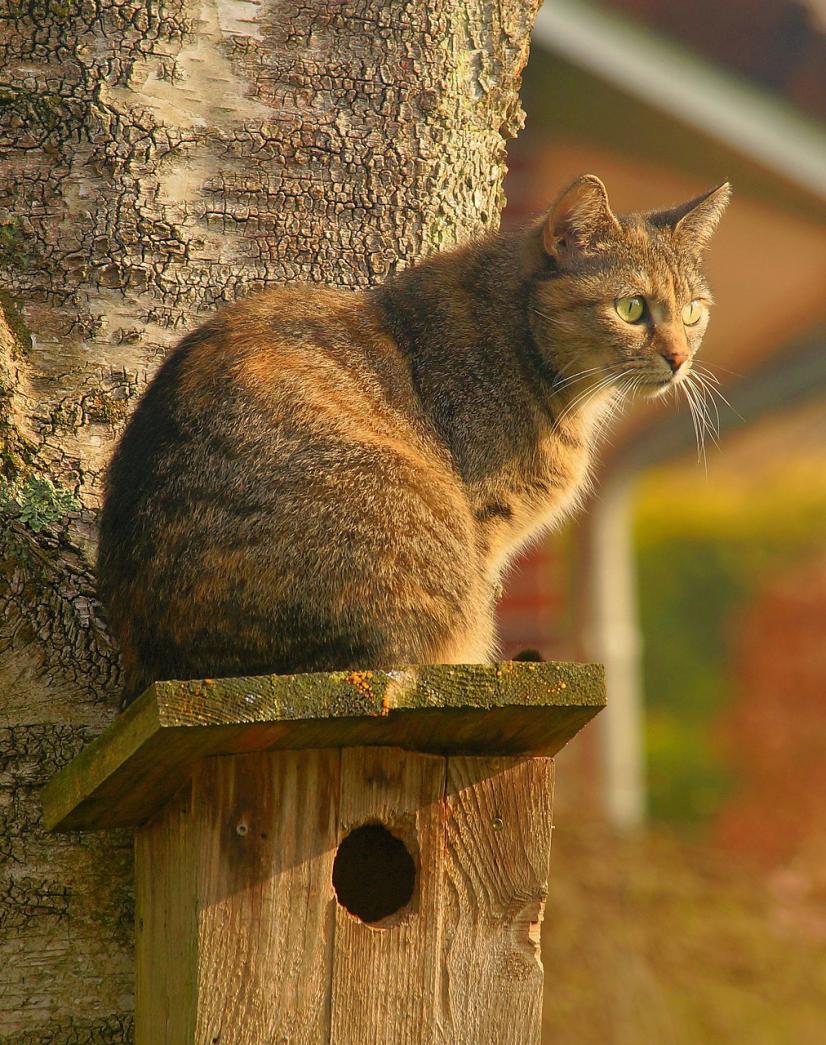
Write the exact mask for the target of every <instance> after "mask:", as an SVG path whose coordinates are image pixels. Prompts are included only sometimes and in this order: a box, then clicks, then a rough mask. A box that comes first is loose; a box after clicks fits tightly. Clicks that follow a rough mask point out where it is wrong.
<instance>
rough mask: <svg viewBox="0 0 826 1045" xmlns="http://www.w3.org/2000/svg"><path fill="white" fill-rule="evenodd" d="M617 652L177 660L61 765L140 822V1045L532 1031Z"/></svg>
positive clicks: (86, 790)
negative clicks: (297, 669)
mask: <svg viewBox="0 0 826 1045" xmlns="http://www.w3.org/2000/svg"><path fill="white" fill-rule="evenodd" d="M604 700H605V698H604V684H603V678H602V671H601V669H600V668H599V667H597V666H595V665H580V664H555V663H548V664H532V663H510V662H508V663H503V664H499V665H491V666H476V665H473V666H434V667H423V668H410V669H405V670H399V671H387V672H382V671H372V672H371V671H347V672H331V673H327V674H311V675H292V676H266V677H256V678H238V679H220V680H215V681H212V680H209V679H205V680H202V681H190V682H157V683H155V685H153V686H152V687H151V688H150V689H149V690H148V691H147V692H146V693H145V694H144V695H143V696H142V697H141V698H140V699H139V700H137V701H136V702H135V703H134V704H133V705H131V706H130V707H129V708H128V709H127V710H126V711H125V712H124V713H123V714H122V715H121V716H120V717H119V718H117V719H116V720H115V722H114V723H113V724H112V725H111V726H110V727H109V728H108V729H107V730H106V731H105V732H104V733H103V734H101V735H100V736H99V737H98V738H97V739H96V740H94V741H93V742H92V743H91V744H90V745H89V746H88V747H87V748H86V749H85V750H84V751H82V752H81V753H80V755H78V757H77V758H76V759H75V760H74V761H73V762H71V763H70V764H69V765H67V766H66V767H64V769H62V770H61V771H60V773H58V774H57V775H56V776H55V777H54V778H53V779H52V780H51V782H50V783H49V785H48V786H47V788H46V790H45V791H44V795H43V804H44V812H45V819H46V823H47V826H49V827H50V828H52V829H54V830H58V831H66V830H103V829H106V828H114V827H126V826H131V827H134V828H135V892H136V948H137V984H136V1041H137V1043H138V1045H190V1043H197V1045H275V1043H285V1045H287V1043H288V1045H297V1043H308V1045H310V1043H312V1045H315V1043H319V1045H320V1043H322V1042H325V1043H326V1042H331V1041H334V1042H336V1043H338V1045H365V1043H370V1042H377V1043H382V1045H383V1043H393V1045H397V1043H410V1045H422V1043H429V1042H433V1043H435V1042H444V1043H451V1045H476V1043H481V1045H488V1043H491V1045H493V1043H495V1045H500V1043H501V1045H506V1043H513V1045H526V1043H529V1042H538V1041H539V1035H540V1019H541V1007H542V965H541V962H540V958H539V928H540V923H541V921H542V912H543V906H544V902H545V896H546V891H547V884H548V863H549V855H550V847H551V814H552V798H553V760H552V757H551V756H553V755H554V754H555V753H556V752H557V751H558V750H559V749H560V748H561V747H562V746H563V745H564V744H565V743H566V742H567V741H568V740H569V739H570V738H571V737H572V736H573V735H574V734H575V733H576V732H577V731H578V730H579V729H580V728H581V727H582V726H583V725H584V724H585V723H586V722H587V721H588V720H589V719H591V718H592V717H593V716H594V715H595V714H596V713H597V711H599V709H600V708H601V707H602V706H603V704H604Z"/></svg>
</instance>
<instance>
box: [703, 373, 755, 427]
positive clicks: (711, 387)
mask: <svg viewBox="0 0 826 1045" xmlns="http://www.w3.org/2000/svg"><path fill="white" fill-rule="evenodd" d="M692 369H693V370H695V371H696V370H698V369H699V370H700V371H701V372H702V375H703V376H704V377H706V378H710V379H711V380H713V381H714V382H716V383H715V384H714V385H709V386H708V390H709V392H712V393H713V394H714V395H716V396H717V398H718V399H720V400H721V401H722V402H723V403H725V404H726V406H727V407H728V408H729V410H731V411H732V412H733V413H735V414H736V415H737V416H738V417H739V418H740V420H741V421H745V420H746V419H745V417H743V415H742V414H741V413H740V411H739V410H738V409H737V407H736V406H734V404H733V403H731V402H730V401H729V400H728V399H727V398H726V396H725V395H723V393H722V392H721V391H720V389H719V388H718V387H717V386H718V385H719V383H720V382H719V380H718V379H717V378H716V377H715V375H714V374H712V373H711V372H710V371H709V370H708V369H707V368H706V367H704V366H699V367H698V364H697V363H694V365H693V367H692ZM697 376H698V377H699V376H700V374H699V373H698V375H697Z"/></svg>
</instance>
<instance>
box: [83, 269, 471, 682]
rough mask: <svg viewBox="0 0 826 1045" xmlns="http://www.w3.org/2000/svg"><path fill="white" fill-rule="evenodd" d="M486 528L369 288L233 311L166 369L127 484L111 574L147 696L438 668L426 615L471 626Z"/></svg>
mask: <svg viewBox="0 0 826 1045" xmlns="http://www.w3.org/2000/svg"><path fill="white" fill-rule="evenodd" d="M472 526H473V524H472V518H471V514H470V509H469V507H468V505H467V503H466V500H465V498H464V495H463V493H462V490H461V485H460V483H459V481H458V478H457V476H456V474H455V472H454V471H453V469H452V465H451V458H450V455H449V452H448V451H447V449H446V448H445V447H444V446H443V445H442V444H440V442H439V440H438V438H437V436H436V433H435V432H434V431H433V429H432V427H431V425H430V422H429V420H428V418H427V416H426V415H425V413H424V410H423V408H422V406H421V402H420V400H419V397H418V395H417V393H416V390H415V388H414V384H413V380H412V376H411V367H410V364H409V361H408V360H407V359H406V358H405V356H404V354H403V352H402V351H401V350H400V349H399V347H398V345H397V344H396V342H395V341H394V339H393V338H392V336H391V335H390V334H389V333H388V332H387V330H386V328H385V327H384V324H383V319H382V314H381V312H380V311H379V308H378V306H377V305H376V304H375V302H374V299H373V298H372V297H371V295H370V294H369V293H364V294H358V293H347V292H341V291H336V290H330V289H326V288H325V289H322V288H318V289H316V288H304V287H301V288H288V289H282V290H275V291H271V292H268V293H265V294H261V295H257V296H255V297H251V298H249V299H247V300H243V301H241V302H239V303H238V304H236V305H232V306H230V307H228V308H226V309H224V310H222V311H221V312H219V313H217V314H216V315H215V316H214V317H212V318H211V319H210V320H209V321H208V322H207V323H205V324H204V325H203V326H201V327H200V328H199V329H198V330H196V331H194V332H193V333H192V334H190V335H188V336H187V337H186V338H184V340H183V341H182V342H181V343H180V345H179V346H178V347H177V348H176V349H175V350H174V351H173V352H172V353H171V354H170V356H169V357H168V359H167V360H166V361H165V362H164V363H163V364H162V366H161V368H160V369H159V371H158V373H157V375H156V377H155V379H154V380H153V382H152V383H151V385H150V387H149V388H148V389H147V391H146V393H145V395H144V396H143V398H142V400H141V402H140V403H139V404H138V406H137V408H136V410H135V412H134V414H133V415H132V418H131V419H130V422H129V423H128V425H127V428H126V430H125V432H124V434H123V437H122V439H121V441H120V443H119V446H118V448H117V450H116V452H115V455H114V457H113V459H112V463H111V466H110V469H109V473H108V477H107V484H106V493H105V498H104V506H103V511H102V514H101V530H100V547H99V557H98V578H99V584H100V592H101V595H102V597H103V600H104V603H105V605H106V607H107V611H108V615H109V622H110V625H111V627H112V630H113V632H114V634H115V635H116V637H117V639H118V641H119V645H120V647H121V650H122V653H123V659H124V664H125V666H126V673H127V693H128V694H134V693H137V692H139V691H140V689H141V687H142V686H144V685H146V684H148V681H151V680H152V679H153V678H170V677H178V678H180V677H195V676H199V675H213V676H215V675H219V674H220V675H223V674H238V673H265V672H270V671H286V670H313V669H326V668H329V667H334V666H337V665H347V664H352V663H361V662H364V663H402V662H407V661H416V662H418V661H420V660H423V659H424V658H425V656H426V650H425V647H424V646H421V645H416V644H415V643H414V644H412V645H411V642H409V641H408V639H407V638H406V636H408V632H409V623H408V622H409V609H408V608H409V607H410V606H411V605H416V606H419V607H420V606H421V605H422V604H423V602H426V601H427V600H430V604H432V605H431V608H432V612H433V614H435V615H436V617H438V619H439V620H442V619H444V620H445V621H451V620H461V606H462V602H461V599H462V597H463V596H462V595H461V592H463V591H464V590H465V588H466V587H467V586H468V585H470V584H475V583H476V580H475V574H474V575H473V577H472V578H469V576H466V574H467V572H468V570H470V572H471V573H472V572H473V569H474V568H473V566H472V565H466V564H464V562H463V556H464V559H466V558H467V552H466V549H467V548H468V547H469V546H470V545H471V544H472V532H473V531H472ZM413 559H415V561H416V565H415V566H413V565H412V564H411V563H412V560H413ZM456 563H460V564H462V565H461V566H460V567H459V568H458V573H457V567H456V566H455V565H454V564H456ZM451 573H453V574H456V577H455V578H454V581H453V582H452V583H451V584H450V585H448V586H447V588H446V589H445V582H444V578H445V577H450V576H451ZM454 588H455V589H456V590H455V591H454ZM442 589H445V590H442ZM434 592H438V593H439V594H438V597H436V596H434V595H433V593H434ZM369 607H372V609H370V611H369V612H368V608H369ZM378 608H380V611H379V609H378ZM375 613H379V615H380V617H381V621H382V623H381V626H379V625H378V624H377V621H376V619H375ZM393 614H395V615H396V616H397V617H398V621H397V623H396V624H393V620H394V619H395V618H394V617H393ZM434 621H435V618H434ZM432 630H433V632H434V634H435V633H436V631H437V630H438V628H437V625H436V623H435V622H434V623H433V625H432ZM426 631H427V629H424V632H426ZM424 632H423V634H424ZM389 636H391V637H392V641H391V637H389ZM411 641H412V640H411ZM417 641H418V640H417ZM421 641H422V642H424V641H425V640H424V639H423V638H422V639H421ZM428 641H429V640H428ZM393 643H397V644H396V645H393Z"/></svg>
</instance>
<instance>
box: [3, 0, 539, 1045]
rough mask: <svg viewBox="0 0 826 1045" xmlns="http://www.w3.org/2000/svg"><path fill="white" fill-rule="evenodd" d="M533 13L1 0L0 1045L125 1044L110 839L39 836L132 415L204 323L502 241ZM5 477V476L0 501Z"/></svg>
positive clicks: (119, 883)
mask: <svg viewBox="0 0 826 1045" xmlns="http://www.w3.org/2000/svg"><path fill="white" fill-rule="evenodd" d="M537 7H538V0H469V2H463V0H437V2H429V0H399V2H398V3H393V4H387V3H383V2H381V0H344V2H341V0H317V2H313V3H308V2H307V3H300V2H299V3H298V4H295V3H292V2H291V3H287V2H286V0H260V2H256V0H201V2H197V3H196V2H194V0H158V2H156V3H153V4H145V3H143V2H141V0H1V2H0V68H2V69H3V70H4V74H3V76H2V82H0V155H2V157H3V159H2V163H0V266H2V270H0V482H2V483H5V484H6V489H7V490H8V489H14V488H15V487H14V485H13V484H14V483H20V482H22V481H24V480H25V479H26V478H27V477H30V476H32V475H34V476H48V477H49V478H51V479H52V481H53V482H54V483H55V484H57V486H58V488H59V489H60V488H62V489H67V490H71V491H73V492H74V494H75V495H76V498H77V502H78V505H79V507H78V508H77V510H73V511H71V512H70V513H69V514H67V515H63V516H62V517H60V518H56V519H52V520H51V521H50V524H49V525H48V526H46V527H45V528H42V529H37V528H34V529H33V528H32V526H31V525H29V524H27V522H26V521H25V519H24V518H22V517H21V515H20V513H19V512H16V511H15V510H14V505H12V508H11V509H10V510H8V503H9V502H8V500H7V501H6V502H5V504H6V507H5V508H4V509H3V511H4V512H5V515H4V517H3V519H2V532H1V533H0V613H1V614H2V616H0V727H2V728H0V861H2V864H1V865H0V928H2V930H3V932H2V938H1V939H0V1043H3V1042H12V1041H13V1042H15V1045H21V1043H24V1042H32V1043H34V1042H38V1043H45V1042H55V1043H58V1042H59V1043H75V1042H89V1043H97V1042H122V1041H127V1040H130V1038H131V1003H132V1002H131V998H132V941H131V907H130V904H131V899H130V897H131V850H130V839H129V837H128V836H126V835H119V836H117V837H113V836H111V835H107V836H105V837H104V836H100V837H99V836H83V837H82V836H69V837H62V838H52V837H47V836H45V835H44V834H43V832H42V828H41V826H40V819H39V802H38V790H39V788H40V787H41V786H42V784H43V783H44V782H45V780H46V779H47V778H48V777H49V776H50V775H51V774H52V773H53V772H54V771H55V770H56V769H57V768H58V767H59V766H60V765H62V764H63V763H65V762H66V761H67V760H68V759H69V758H71V757H72V755H73V754H74V753H75V752H76V751H77V750H79V748H80V747H81V746H82V745H83V744H84V743H85V742H86V741H88V739H89V738H90V737H91V736H93V735H94V734H95V733H96V732H98V731H99V730H100V729H101V728H102V727H103V726H104V725H105V724H106V723H107V722H108V721H110V719H111V717H112V716H113V714H114V713H115V708H116V705H117V700H118V689H119V676H120V669H119V664H118V658H117V652H116V650H115V649H114V647H113V645H112V643H111V641H110V639H109V637H108V635H107V632H106V627H105V621H104V620H103V617H102V614H101V610H100V607H99V605H98V603H97V602H96V600H95V594H94V581H93V574H92V570H91V566H90V564H91V562H92V561H93V555H94V539H95V538H94V533H95V530H94V520H95V511H96V509H97V507H98V506H99V499H100V479H101V472H102V469H103V467H104V466H105V463H106V460H107V458H108V456H109V453H110V451H111V447H112V443H113V440H114V439H115V437H116V436H117V433H118V431H119V430H120V428H121V427H122V424H123V421H124V419H125V418H126V417H127V416H128V413H129V410H130V409H131V407H132V405H133V403H134V400H135V398H136V396H137V395H138V394H139V393H140V392H141V390H142V389H143V387H144V386H145V384H146V382H147V380H149V378H150V377H151V376H152V373H153V372H154V370H155V368H156V367H157V365H158V363H159V361H160V360H161V359H162V358H163V356H164V353H165V352H166V351H167V350H168V349H169V347H170V345H171V344H173V342H174V341H175V340H177V338H178V337H179V336H180V334H181V333H182V332H183V331H184V330H186V329H188V328H191V327H192V326H193V325H194V324H195V323H196V322H197V321H198V319H199V318H200V317H201V316H202V315H203V314H205V313H207V312H208V311H210V310H211V309H212V308H214V307H215V306H216V305H219V304H221V303H222V302H224V301H229V300H233V299H235V298H236V297H238V296H239V295H242V294H247V293H250V292H251V291H254V290H257V289H260V288H263V287H267V286H271V285H273V284H276V283H283V282H291V281H296V280H306V281H317V282H323V283H329V284H334V285H338V286H344V287H359V286H365V285H368V284H370V283H373V282H376V281H378V280H380V279H382V278H384V277H385V276H386V275H387V274H388V273H389V272H391V271H392V270H394V269H395V268H396V267H397V266H398V265H404V264H408V263H409V262H410V261H412V260H415V259H416V258H418V257H421V256H422V255H424V254H426V253H428V252H429V251H431V250H433V249H440V248H445V247H449V246H451V245H452V244H453V243H455V242H457V241H459V240H461V239H463V238H465V237H467V236H469V235H472V234H474V233H476V232H479V231H481V230H483V229H486V228H490V227H493V226H495V225H496V224H497V222H498V218H499V213H500V210H501V207H502V204H503V202H504V200H503V195H502V178H503V174H504V156H505V144H506V140H507V138H508V137H510V136H512V135H513V134H515V133H516V131H517V130H518V129H519V127H520V125H521V119H522V112H521V109H520V107H519V103H518V99H517V90H518V83H519V74H520V71H521V69H522V66H523V65H524V62H525V60H526V57H527V49H528V40H529V33H530V29H531V26H532V24H533V19H534V16H535V14H536V9H537ZM9 484H12V485H11V486H10V485H9Z"/></svg>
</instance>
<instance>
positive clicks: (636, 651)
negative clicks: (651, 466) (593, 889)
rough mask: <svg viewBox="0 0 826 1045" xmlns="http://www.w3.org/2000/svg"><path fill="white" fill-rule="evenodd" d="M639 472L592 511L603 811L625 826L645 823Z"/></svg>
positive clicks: (590, 623)
mask: <svg viewBox="0 0 826 1045" xmlns="http://www.w3.org/2000/svg"><path fill="white" fill-rule="evenodd" d="M634 479H635V476H634V475H629V474H628V473H623V474H621V475H618V476H616V477H612V478H610V479H609V480H608V481H607V482H606V484H605V486H603V487H602V488H601V489H600V491H599V496H598V497H595V498H594V500H593V502H592V504H591V508H590V511H589V516H588V530H589V540H588V542H587V547H588V553H589V559H590V561H589V564H588V566H589V569H588V573H587V576H588V586H589V591H588V596H587V601H586V607H587V618H586V621H585V636H584V637H585V644H586V651H587V654H588V658H589V659H591V660H596V661H600V662H601V663H603V664H604V665H605V683H606V688H607V690H608V704H607V705H606V707H605V709H604V710H603V712H602V714H601V715H600V716H599V718H598V720H597V721H598V724H599V739H600V747H601V752H600V754H601V763H602V791H603V799H602V801H603V809H604V810H605V814H606V816H607V817H608V820H609V822H610V823H611V824H612V825H613V826H614V827H617V828H619V829H620V830H622V831H630V830H634V829H635V828H637V827H639V826H640V825H641V824H642V823H643V822H644V820H645V813H646V808H645V806H646V801H645V794H646V787H645V769H644V765H645V759H644V755H643V734H644V726H643V717H644V708H643V692H642V636H641V631H640V626H639V621H638V619H637V592H636V571H635V566H636V563H635V556H634V541H633V535H632V532H631V531H632V526H633V495H634V491H635V488H636V483H635V482H634Z"/></svg>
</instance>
